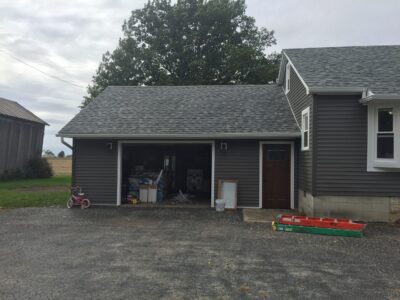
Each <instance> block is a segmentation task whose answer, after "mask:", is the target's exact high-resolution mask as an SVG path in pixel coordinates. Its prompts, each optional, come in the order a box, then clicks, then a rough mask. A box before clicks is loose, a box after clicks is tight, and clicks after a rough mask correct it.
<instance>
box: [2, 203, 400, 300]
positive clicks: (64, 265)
mask: <svg viewBox="0 0 400 300" xmlns="http://www.w3.org/2000/svg"><path fill="white" fill-rule="evenodd" d="M0 224H1V226H0V299H1V300H8V299H96V300H101V299H107V300H109V299H400V268H399V266H400V256H399V248H400V228H395V227H389V226H386V225H379V224H378V225H376V224H372V225H371V226H369V227H368V230H367V232H366V237H365V238H346V237H331V236H318V235H311V234H308V235H307V234H297V233H285V232H272V230H271V226H270V225H269V224H259V223H245V222H243V221H242V217H241V212H239V211H228V212H223V213H217V212H215V211H214V210H211V209H173V208H171V209H168V208H162V209H157V208H135V209H124V208H91V209H88V210H81V209H78V208H77V209H71V210H68V209H64V208H29V209H10V210H6V211H4V212H2V213H1V214H0Z"/></svg>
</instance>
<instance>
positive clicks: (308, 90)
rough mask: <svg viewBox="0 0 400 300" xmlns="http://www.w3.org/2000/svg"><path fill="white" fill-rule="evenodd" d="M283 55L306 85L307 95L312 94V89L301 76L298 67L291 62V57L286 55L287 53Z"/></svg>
mask: <svg viewBox="0 0 400 300" xmlns="http://www.w3.org/2000/svg"><path fill="white" fill-rule="evenodd" d="M282 53H283V55H285V57H286V59H287V61H288V62H289V63H290V66H291V67H292V69H293V70H294V71H295V72H296V74H297V76H298V77H299V79H300V81H301V83H302V84H303V85H304V87H305V89H306V94H307V95H308V94H310V88H309V87H308V85H307V84H306V82H305V81H304V79H303V78H302V77H301V76H300V73H299V71H297V69H296V67H295V66H294V64H293V63H292V61H291V60H290V58H289V56H288V55H287V54H286V53H285V51H282Z"/></svg>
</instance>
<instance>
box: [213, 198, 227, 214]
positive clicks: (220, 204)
mask: <svg viewBox="0 0 400 300" xmlns="http://www.w3.org/2000/svg"><path fill="white" fill-rule="evenodd" d="M215 210H216V211H224V210H225V200H224V199H217V200H215Z"/></svg>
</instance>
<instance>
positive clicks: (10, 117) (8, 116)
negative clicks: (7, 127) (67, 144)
mask: <svg viewBox="0 0 400 300" xmlns="http://www.w3.org/2000/svg"><path fill="white" fill-rule="evenodd" d="M0 117H3V118H8V119H12V120H17V121H22V122H28V123H33V124H40V125H44V126H50V125H49V124H48V123H47V122H45V121H43V120H42V119H40V118H38V117H37V118H38V119H39V120H40V121H39V120H37V121H33V120H29V119H25V118H20V117H15V116H10V115H7V114H2V113H0Z"/></svg>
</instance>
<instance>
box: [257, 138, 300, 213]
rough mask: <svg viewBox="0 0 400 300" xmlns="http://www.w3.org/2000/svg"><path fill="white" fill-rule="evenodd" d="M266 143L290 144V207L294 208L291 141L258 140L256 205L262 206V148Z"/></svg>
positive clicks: (292, 149)
mask: <svg viewBox="0 0 400 300" xmlns="http://www.w3.org/2000/svg"><path fill="white" fill-rule="evenodd" d="M268 144H275V145H276V144H278V145H280V144H282V145H290V146H291V147H290V208H291V209H294V208H295V207H294V192H295V191H294V142H293V141H263V142H259V191H258V198H259V201H258V207H259V208H262V203H263V199H262V198H263V184H262V182H263V160H264V157H263V150H264V147H263V146H264V145H268Z"/></svg>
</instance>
